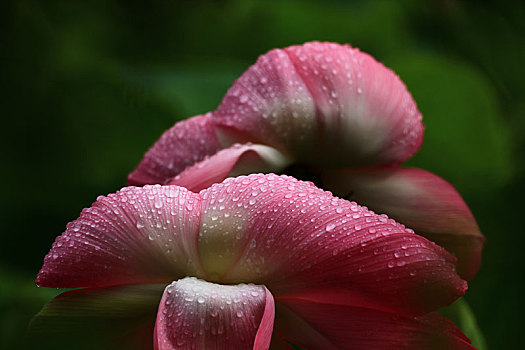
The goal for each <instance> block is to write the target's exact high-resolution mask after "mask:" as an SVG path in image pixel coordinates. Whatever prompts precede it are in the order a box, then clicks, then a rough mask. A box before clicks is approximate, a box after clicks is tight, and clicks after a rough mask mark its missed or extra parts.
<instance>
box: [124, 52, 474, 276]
mask: <svg viewBox="0 0 525 350" xmlns="http://www.w3.org/2000/svg"><path fill="white" fill-rule="evenodd" d="M421 120H422V117H421V114H420V113H419V111H418V109H417V106H416V103H415V102H414V100H413V98H412V96H411V95H410V93H409V92H408V91H407V89H406V86H405V85H404V84H403V82H402V81H401V80H400V79H399V78H398V77H397V75H396V74H395V73H393V72H392V71H391V70H390V69H388V68H386V67H385V66H383V65H382V64H381V63H379V62H377V61H376V60H375V59H374V58H372V57H371V56H370V55H368V54H366V53H363V52H360V51H359V50H357V49H354V48H352V47H350V46H348V45H339V44H333V43H319V42H312V43H307V44H304V45H301V46H291V47H288V48H285V49H275V50H272V51H270V52H268V53H267V54H265V55H263V56H261V57H260V58H259V59H258V60H257V62H256V63H255V64H254V65H253V66H251V67H250V68H249V69H248V70H247V71H246V72H245V73H244V74H243V75H242V76H241V77H240V78H239V79H238V80H237V81H236V82H235V83H234V84H233V86H232V87H231V88H230V89H229V90H228V92H227V94H226V96H225V97H224V99H223V101H222V103H221V104H220V105H219V107H218V108H217V110H215V111H213V112H211V113H208V114H205V115H201V116H196V117H193V118H190V119H188V120H185V121H182V122H179V123H177V124H175V125H174V126H173V127H172V128H171V129H169V130H168V131H166V132H165V133H164V134H163V135H162V137H161V138H160V139H159V140H158V141H157V142H156V143H155V144H154V145H153V147H152V148H151V149H150V150H149V151H148V152H147V153H146V155H145V156H144V159H143V160H142V162H141V163H140V164H139V166H138V167H137V169H136V170H135V171H133V172H132V173H131V174H130V175H129V183H130V184H134V185H144V184H156V183H160V184H176V185H180V186H184V187H187V188H189V189H191V190H194V191H198V190H201V189H204V188H207V187H209V186H210V185H211V184H213V183H218V182H221V181H222V180H223V179H225V178H227V177H229V176H236V175H241V174H249V173H253V172H281V173H288V174H291V175H295V176H299V177H302V178H304V179H308V180H312V181H315V182H316V184H318V185H319V186H321V187H323V188H325V189H329V190H331V191H333V192H334V193H336V194H337V195H339V196H341V197H346V198H351V199H353V200H357V201H358V202H359V203H360V204H363V205H367V206H368V207H370V208H371V209H373V210H374V211H376V212H378V213H386V214H388V215H389V216H391V217H393V218H395V219H396V220H398V221H399V222H402V223H404V224H406V225H407V226H409V227H411V228H412V229H414V230H415V231H416V233H418V234H420V235H423V236H425V237H427V238H429V239H431V240H433V241H435V242H436V243H438V244H440V245H442V246H443V247H445V248H446V249H448V250H449V251H450V252H452V253H454V254H455V255H456V256H457V257H458V259H459V262H458V272H459V274H460V275H461V276H462V277H463V278H465V279H467V280H470V279H471V278H473V277H474V275H475V274H476V272H477V271H478V269H479V266H480V262H481V250H482V246H483V242H484V237H483V235H482V234H481V233H480V231H479V228H478V226H477V224H476V221H475V220H474V217H473V216H472V214H471V212H470V210H469V208H468V206H467V205H466V204H465V202H464V201H463V199H462V198H461V196H460V195H459V194H458V192H457V191H456V190H455V189H454V188H453V187H452V186H451V185H450V184H449V183H448V182H446V181H445V180H443V179H441V178H440V177H438V176H436V175H434V174H432V173H430V172H427V171H424V170H421V169H413V168H401V167H400V166H399V165H400V164H401V163H403V162H404V161H406V160H407V159H408V158H410V157H411V156H412V155H414V153H416V152H417V150H418V149H419V148H420V146H421V143H422V140H423V129H424V128H423V124H422V122H421Z"/></svg>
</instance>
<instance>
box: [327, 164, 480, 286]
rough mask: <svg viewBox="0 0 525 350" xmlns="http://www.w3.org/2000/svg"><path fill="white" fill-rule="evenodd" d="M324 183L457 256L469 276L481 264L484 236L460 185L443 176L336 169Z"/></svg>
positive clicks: (393, 170) (408, 171) (417, 171)
mask: <svg viewBox="0 0 525 350" xmlns="http://www.w3.org/2000/svg"><path fill="white" fill-rule="evenodd" d="M323 180H324V184H325V186H326V187H327V188H328V189H331V190H333V191H334V192H335V193H337V194H339V195H342V196H344V195H346V194H351V198H352V199H354V200H356V201H358V202H359V203H361V204H363V205H366V206H368V207H369V208H371V209H373V210H374V211H376V212H379V213H386V214H388V215H389V216H391V217H392V218H394V219H396V220H397V221H399V222H402V223H403V224H405V225H407V226H408V227H410V228H412V229H414V230H415V231H416V233H418V234H420V235H422V236H424V237H426V238H428V239H430V240H432V241H434V242H436V243H437V244H439V245H441V246H442V247H445V248H446V249H447V250H449V251H451V252H452V253H454V254H455V255H456V257H457V258H458V265H457V270H458V273H459V275H460V276H461V277H463V278H464V279H466V280H470V279H472V278H473V277H474V275H475V274H476V272H477V271H478V269H479V266H480V264H481V251H482V248H483V243H484V241H485V237H484V236H483V235H482V234H481V232H480V230H479V227H478V225H477V223H476V220H475V219H474V216H473V215H472V213H471V211H470V209H469V208H468V206H467V204H466V203H465V202H464V201H463V199H462V198H461V195H460V194H459V193H458V192H457V191H456V189H455V188H454V187H453V186H452V185H451V184H449V183H448V182H447V181H445V180H444V179H442V178H441V177H439V176H437V175H434V174H432V173H430V172H428V171H425V170H421V169H415V168H383V169H368V170H359V171H331V172H327V173H326V174H325V176H324V179H323Z"/></svg>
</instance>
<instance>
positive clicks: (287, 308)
mask: <svg viewBox="0 0 525 350" xmlns="http://www.w3.org/2000/svg"><path fill="white" fill-rule="evenodd" d="M276 309H277V310H276V315H277V318H276V324H275V329H276V332H280V333H283V334H285V335H286V336H288V337H289V339H290V340H292V341H293V342H294V343H297V344H298V345H300V346H303V347H304V348H306V349H323V350H324V349H356V350H358V349H436V350H437V349H454V350H460V349H474V347H473V346H472V345H471V344H470V340H469V339H468V338H467V337H466V336H465V335H464V334H463V333H462V332H461V331H460V330H459V329H458V328H457V327H456V326H455V325H454V324H453V323H452V322H450V321H449V320H448V319H446V318H445V317H443V316H441V315H439V314H437V313H428V314H425V315H422V316H417V317H406V316H403V315H398V314H392V313H387V312H382V311H378V310H372V309H366V308H360V307H352V306H343V305H333V304H319V303H312V302H306V301H301V300H296V301H290V302H287V303H281V302H277V304H276Z"/></svg>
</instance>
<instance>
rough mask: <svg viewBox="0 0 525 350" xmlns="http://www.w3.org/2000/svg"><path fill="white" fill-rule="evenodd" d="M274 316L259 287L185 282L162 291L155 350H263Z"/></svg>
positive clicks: (268, 297)
mask: <svg viewBox="0 0 525 350" xmlns="http://www.w3.org/2000/svg"><path fill="white" fill-rule="evenodd" d="M274 315H275V308H274V301H273V297H272V294H271V293H270V292H269V291H268V289H266V287H264V286H257V285H251V284H240V285H220V284H214V283H210V282H206V281H202V280H198V279H196V278H192V277H186V278H184V279H181V280H178V281H175V282H173V283H172V284H171V285H169V286H168V287H167V288H166V290H165V291H164V295H163V296H162V300H161V302H160V306H159V311H158V314H157V322H156V324H155V337H154V338H155V349H156V350H171V349H210V350H213V349H257V350H263V349H268V348H269V346H270V341H271V336H272V330H273V322H274Z"/></svg>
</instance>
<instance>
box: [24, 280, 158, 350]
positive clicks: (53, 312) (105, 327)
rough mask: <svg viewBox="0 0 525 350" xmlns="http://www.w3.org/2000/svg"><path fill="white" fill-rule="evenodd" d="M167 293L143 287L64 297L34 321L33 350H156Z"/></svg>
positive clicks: (152, 286)
mask: <svg viewBox="0 0 525 350" xmlns="http://www.w3.org/2000/svg"><path fill="white" fill-rule="evenodd" d="M164 288H165V285H155V284H138V285H125V286H115V287H109V288H103V289H93V288H87V289H78V290H74V291H70V292H65V293H62V294H60V295H59V296H57V297H56V298H54V299H53V300H51V301H50V302H48V303H47V304H46V305H45V306H44V307H43V308H42V310H41V311H40V312H39V313H38V314H37V315H36V316H35V317H34V318H33V320H32V321H31V324H30V325H29V328H28V330H27V336H26V340H27V345H28V349H29V348H30V349H37V348H38V349H40V348H44V349H56V350H69V349H72V348H74V349H79V350H83V349H85V350H87V349H100V350H102V349H107V350H109V349H130V350H146V349H153V330H154V326H155V317H156V314H157V308H158V305H159V302H160V299H161V297H162V292H163V290H164ZM79 340H81V341H79Z"/></svg>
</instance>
